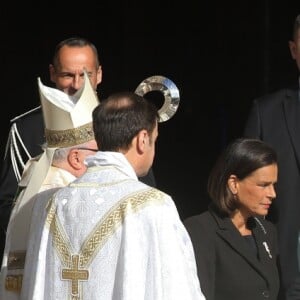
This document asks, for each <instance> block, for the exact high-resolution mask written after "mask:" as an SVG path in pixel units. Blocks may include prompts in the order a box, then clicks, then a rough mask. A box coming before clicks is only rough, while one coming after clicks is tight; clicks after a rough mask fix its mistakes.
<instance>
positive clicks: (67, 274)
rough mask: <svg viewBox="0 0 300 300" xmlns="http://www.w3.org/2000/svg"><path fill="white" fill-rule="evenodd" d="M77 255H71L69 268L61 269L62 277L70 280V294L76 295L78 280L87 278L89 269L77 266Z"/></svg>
mask: <svg viewBox="0 0 300 300" xmlns="http://www.w3.org/2000/svg"><path fill="white" fill-rule="evenodd" d="M78 265H79V255H72V266H71V268H70V269H63V270H62V279H65V280H71V281H72V295H78V293H79V291H78V281H79V280H88V278H89V271H88V270H83V269H79V268H78Z"/></svg>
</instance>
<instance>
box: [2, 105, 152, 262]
mask: <svg viewBox="0 0 300 300" xmlns="http://www.w3.org/2000/svg"><path fill="white" fill-rule="evenodd" d="M16 125H17V128H18V131H19V134H20V136H21V137H22V140H23V142H24V144H25V146H26V148H27V150H28V152H29V153H30V155H31V157H35V156H36V155H38V154H40V153H41V152H42V147H41V146H42V145H43V143H45V138H44V120H43V115H42V110H41V109H38V110H35V111H33V112H30V113H29V114H27V115H24V116H23V117H20V118H19V119H17V120H16ZM21 154H22V157H23V158H24V159H23V160H24V161H25V162H26V161H27V159H28V158H27V156H26V155H25V152H21ZM2 163H3V165H2V170H1V178H0V260H1V261H2V256H3V251H4V246H5V237H6V228H7V225H8V222H9V217H10V213H11V209H12V203H13V199H14V197H15V194H16V191H17V187H18V183H17V179H16V176H15V174H14V171H13V167H12V163H11V157H10V155H9V152H8V155H7V156H6V157H5V159H4V161H3V162H2ZM139 179H140V180H141V181H142V182H144V183H146V184H148V185H150V186H152V187H156V181H155V177H154V174H153V170H152V168H151V169H150V171H149V173H148V174H147V175H146V176H144V177H141V178H139Z"/></svg>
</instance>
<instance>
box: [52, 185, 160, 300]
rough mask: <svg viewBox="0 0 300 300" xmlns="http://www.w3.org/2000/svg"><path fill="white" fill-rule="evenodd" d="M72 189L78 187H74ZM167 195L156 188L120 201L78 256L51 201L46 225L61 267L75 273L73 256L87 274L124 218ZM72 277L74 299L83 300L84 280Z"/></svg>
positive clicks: (95, 230) (89, 238) (101, 221)
mask: <svg viewBox="0 0 300 300" xmlns="http://www.w3.org/2000/svg"><path fill="white" fill-rule="evenodd" d="M72 186H77V185H76V184H74V183H73V184H72ZM83 186H84V184H83V183H80V184H79V185H78V187H79V188H80V187H83ZM98 186H99V185H98ZM87 187H90V184H87ZM164 195H165V194H164V193H163V192H161V191H159V190H157V189H155V188H147V189H146V190H143V191H138V192H135V193H134V194H132V195H129V196H128V195H127V196H126V197H125V198H123V199H121V200H120V201H118V203H116V204H115V205H114V206H113V207H112V208H111V209H110V210H109V211H108V212H107V213H106V214H105V215H104V216H103V218H102V219H101V220H100V222H99V223H98V225H96V227H95V228H94V230H92V232H91V233H90V234H89V236H88V237H87V238H86V240H85V242H84V243H83V245H82V247H81V251H80V253H78V254H75V253H72V245H71V244H70V241H69V239H68V237H67V235H66V232H65V230H64V228H63V227H62V224H61V223H60V222H59V220H58V219H57V216H56V214H55V212H56V209H55V203H53V201H52V205H51V206H50V207H49V210H48V215H47V223H48V225H50V232H51V233H52V239H53V244H54V247H55V248H56V250H57V253H58V256H59V257H60V259H61V263H62V265H63V266H64V267H65V268H69V269H74V255H76V257H77V258H78V259H79V264H78V265H76V266H75V267H76V272H78V271H80V272H88V270H87V268H88V266H89V265H90V264H91V262H92V261H93V259H94V257H95V256H96V255H97V253H98V252H99V250H100V249H101V248H102V247H103V246H104V244H105V243H106V241H107V240H108V239H109V238H110V237H111V236H112V235H113V234H114V232H115V231H116V230H117V229H118V228H119V226H120V225H121V224H122V223H123V222H124V220H125V217H126V216H127V215H129V214H132V213H136V212H138V211H139V210H141V209H142V208H143V207H145V206H146V205H147V204H149V203H150V202H151V203H153V202H161V201H162V200H163V199H164ZM82 274H83V273H82ZM87 274H88V273H87ZM72 276H73V277H72ZM72 276H71V277H72V287H73V292H72V297H73V298H72V299H82V298H81V297H82V295H80V294H81V292H80V290H81V288H80V287H81V285H79V282H78V281H81V280H82V279H81V278H76V274H75V272H74V273H72ZM87 277H88V275H87ZM75 280H76V282H75ZM86 280H87V279H86ZM74 286H77V292H78V294H77V295H76V294H74V291H76V289H75V290H74ZM70 293H71V292H70ZM74 296H76V298H74Z"/></svg>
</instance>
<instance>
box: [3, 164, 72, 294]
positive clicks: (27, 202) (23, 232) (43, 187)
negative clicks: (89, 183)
mask: <svg viewBox="0 0 300 300" xmlns="http://www.w3.org/2000/svg"><path fill="white" fill-rule="evenodd" d="M31 163H32V164H31ZM34 168H35V160H32V162H29V163H28V166H27V169H26V170H27V171H28V173H29V174H28V178H27V176H24V174H23V176H22V181H21V182H23V184H24V186H25V187H26V188H24V189H23V190H22V191H21V192H20V194H19V195H18V197H17V199H16V202H15V205H14V208H13V210H12V212H11V216H10V220H9V223H8V227H7V233H6V242H5V248H4V254H3V259H2V265H1V275H0V299H1V300H2V299H5V300H18V299H20V287H21V284H22V274H23V270H24V264H25V256H26V249H27V241H28V234H29V229H30V221H31V211H32V207H33V203H34V201H35V197H34V193H37V192H43V191H47V194H48V193H49V195H50V194H52V193H53V192H54V191H56V188H59V187H63V186H66V185H67V184H68V183H70V182H72V181H73V180H74V179H75V178H76V177H74V176H73V175H72V174H71V173H69V172H67V171H66V170H63V169H59V168H56V167H53V166H50V167H48V168H49V169H48V171H47V174H46V177H45V178H44V179H43V181H42V183H41V184H36V185H35V186H33V185H32V183H31V185H32V187H30V188H31V190H30V192H29V193H28V189H27V181H28V180H30V179H32V174H33V172H36V170H35V169H34ZM25 177H26V178H25ZM28 182H29V181H28ZM50 191H51V192H50ZM33 226H35V225H33ZM14 260H15V262H14ZM16 282H17V285H15V283H16ZM7 285H8V286H9V287H7Z"/></svg>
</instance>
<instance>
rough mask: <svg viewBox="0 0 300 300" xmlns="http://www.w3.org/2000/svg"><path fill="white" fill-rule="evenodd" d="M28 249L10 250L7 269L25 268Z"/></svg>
mask: <svg viewBox="0 0 300 300" xmlns="http://www.w3.org/2000/svg"><path fill="white" fill-rule="evenodd" d="M25 257H26V251H12V252H9V254H8V258H7V269H8V270H17V269H24V265H25Z"/></svg>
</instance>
